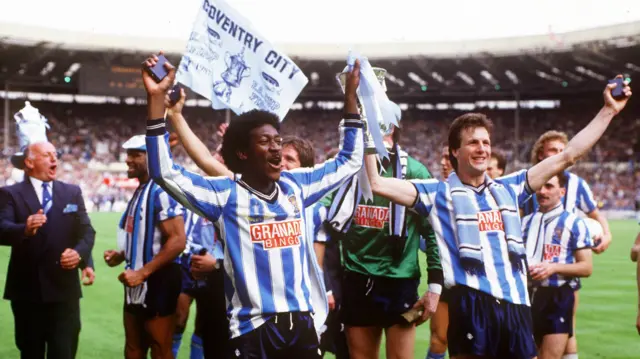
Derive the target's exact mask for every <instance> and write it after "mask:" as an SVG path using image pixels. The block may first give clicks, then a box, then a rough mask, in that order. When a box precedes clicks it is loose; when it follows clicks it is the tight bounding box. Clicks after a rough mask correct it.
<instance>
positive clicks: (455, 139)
mask: <svg viewBox="0 0 640 359" xmlns="http://www.w3.org/2000/svg"><path fill="white" fill-rule="evenodd" d="M477 127H484V128H485V129H486V130H487V132H489V136H491V130H492V129H493V123H492V122H491V120H490V119H489V118H488V117H487V116H486V115H483V114H481V113H465V114H464V115H462V116H459V117H458V118H456V119H455V120H453V123H452V124H451V127H449V140H448V143H449V161H450V162H451V165H452V166H453V169H454V170H455V171H457V170H458V160H457V159H456V158H455V157H454V156H453V150H457V149H458V148H460V145H461V142H462V132H463V131H464V130H466V129H469V128H477Z"/></svg>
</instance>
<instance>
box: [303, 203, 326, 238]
mask: <svg viewBox="0 0 640 359" xmlns="http://www.w3.org/2000/svg"><path fill="white" fill-rule="evenodd" d="M327 212H328V209H327V207H325V206H324V205H323V204H322V203H321V202H316V204H314V205H313V206H312V207H309V208H307V218H311V219H312V221H311V222H310V225H307V227H308V228H307V230H308V231H309V235H310V236H309V238H311V239H312V240H313V241H314V242H319V243H326V242H327V240H328V239H329V236H328V235H327V231H325V229H324V221H325V220H326V219H327Z"/></svg>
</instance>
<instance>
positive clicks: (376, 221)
mask: <svg viewBox="0 0 640 359" xmlns="http://www.w3.org/2000/svg"><path fill="white" fill-rule="evenodd" d="M353 221H354V223H355V224H357V225H358V226H361V227H368V228H378V229H382V228H384V224H385V223H387V222H389V208H387V207H375V206H360V205H359V206H358V208H357V209H356V214H355V216H354V218H353Z"/></svg>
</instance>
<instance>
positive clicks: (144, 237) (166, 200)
mask: <svg viewBox="0 0 640 359" xmlns="http://www.w3.org/2000/svg"><path fill="white" fill-rule="evenodd" d="M183 211H184V208H183V207H182V206H181V205H180V204H179V203H178V202H176V201H175V200H174V199H173V198H171V197H170V196H169V195H168V194H167V192H165V191H164V190H163V189H162V188H160V186H158V185H157V184H156V183H155V182H153V181H152V180H150V181H149V182H147V183H145V184H143V185H141V186H139V187H138V188H137V189H136V191H135V192H134V194H133V197H132V198H131V200H130V201H129V203H128V205H127V210H126V212H125V215H124V216H123V217H122V220H121V221H120V228H122V229H124V233H126V244H125V260H126V265H127V268H131V269H134V270H136V269H139V268H142V267H143V266H144V265H145V264H147V263H148V262H150V261H151V260H152V259H153V257H154V256H155V255H156V254H158V252H160V249H161V248H162V243H163V242H164V241H163V235H162V231H161V230H160V227H159V224H160V222H162V221H165V220H167V219H170V218H173V217H177V216H181V215H183ZM149 214H151V215H149Z"/></svg>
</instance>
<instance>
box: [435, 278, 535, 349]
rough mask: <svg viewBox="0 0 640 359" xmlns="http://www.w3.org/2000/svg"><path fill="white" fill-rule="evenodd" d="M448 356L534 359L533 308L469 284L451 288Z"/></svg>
mask: <svg viewBox="0 0 640 359" xmlns="http://www.w3.org/2000/svg"><path fill="white" fill-rule="evenodd" d="M449 294H450V297H449V330H448V331H447V337H448V339H449V355H450V356H451V357H454V356H458V355H477V356H482V357H484V356H486V357H490V358H500V359H531V358H534V357H535V356H536V355H537V352H536V345H535V342H534V339H533V323H532V320H531V309H530V308H529V307H528V306H526V305H516V304H513V303H509V302H506V301H503V300H498V299H496V298H495V297H493V296H491V295H489V294H486V293H483V292H480V291H478V290H475V289H472V288H469V287H466V286H460V285H458V286H455V287H452V288H450V289H449Z"/></svg>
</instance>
